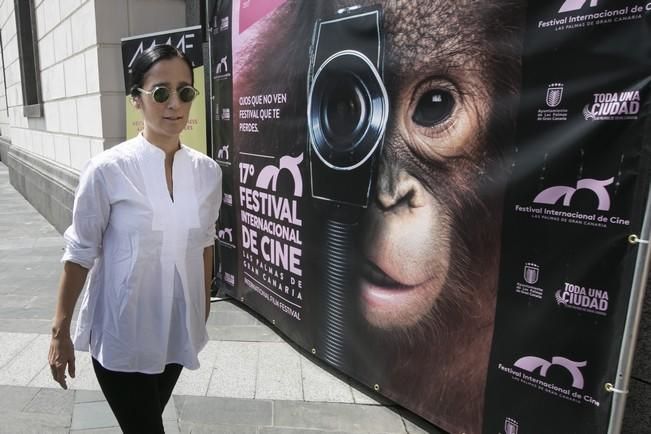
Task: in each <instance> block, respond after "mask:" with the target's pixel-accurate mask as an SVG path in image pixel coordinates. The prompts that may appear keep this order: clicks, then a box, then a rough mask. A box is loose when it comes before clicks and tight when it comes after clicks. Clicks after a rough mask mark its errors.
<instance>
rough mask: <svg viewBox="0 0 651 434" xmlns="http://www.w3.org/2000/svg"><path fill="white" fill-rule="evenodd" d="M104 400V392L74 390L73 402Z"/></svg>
mask: <svg viewBox="0 0 651 434" xmlns="http://www.w3.org/2000/svg"><path fill="white" fill-rule="evenodd" d="M97 401H106V398H104V394H103V393H102V392H101V391H98V390H77V391H75V403H77V404H78V403H82V402H97Z"/></svg>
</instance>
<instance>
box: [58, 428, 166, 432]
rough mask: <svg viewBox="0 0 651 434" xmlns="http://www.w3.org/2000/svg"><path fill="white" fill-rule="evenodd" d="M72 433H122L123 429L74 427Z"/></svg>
mask: <svg viewBox="0 0 651 434" xmlns="http://www.w3.org/2000/svg"><path fill="white" fill-rule="evenodd" d="M166 432H167V431H166ZM70 434H122V430H121V429H120V428H117V427H113V428H101V429H73V430H70Z"/></svg>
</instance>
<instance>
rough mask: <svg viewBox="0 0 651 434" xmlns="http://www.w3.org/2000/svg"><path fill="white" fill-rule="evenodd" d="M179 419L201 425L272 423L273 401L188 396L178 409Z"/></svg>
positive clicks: (255, 424)
mask: <svg viewBox="0 0 651 434" xmlns="http://www.w3.org/2000/svg"><path fill="white" fill-rule="evenodd" d="M176 410H177V412H178V415H179V421H180V422H183V423H196V424H201V425H250V426H257V425H271V424H272V402H271V401H265V400H258V399H255V400H252V399H237V398H210V397H203V398H199V397H195V396H186V397H185V400H184V402H183V407H181V408H177V409H176Z"/></svg>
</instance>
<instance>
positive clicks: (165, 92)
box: [138, 85, 199, 104]
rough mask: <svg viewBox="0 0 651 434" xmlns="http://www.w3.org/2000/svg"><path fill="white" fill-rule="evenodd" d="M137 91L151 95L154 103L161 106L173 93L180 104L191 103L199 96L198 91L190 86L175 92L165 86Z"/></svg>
mask: <svg viewBox="0 0 651 434" xmlns="http://www.w3.org/2000/svg"><path fill="white" fill-rule="evenodd" d="M138 90H139V91H140V92H142V93H144V94H146V95H151V97H152V98H153V99H154V101H156V102H157V103H161V104H162V103H164V102H165V101H167V100H168V99H170V97H171V96H172V94H173V93H176V94H178V95H179V99H180V100H181V102H191V101H192V100H193V99H194V98H195V97H196V96H197V95H199V91H198V90H197V89H195V88H194V87H192V86H190V85H188V86H183V87H182V88H180V89H176V90H171V89H170V88H168V87H165V86H156V87H155V88H153V89H152V90H145V89H142V88H138Z"/></svg>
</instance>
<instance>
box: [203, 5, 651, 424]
mask: <svg viewBox="0 0 651 434" xmlns="http://www.w3.org/2000/svg"><path fill="white" fill-rule="evenodd" d="M218 3H220V4H221V5H222V6H223V7H222V8H221V9H220V12H219V13H220V14H221V15H219V16H218V17H216V18H215V22H218V23H221V22H222V21H221V20H223V19H224V18H225V17H228V22H229V31H230V34H229V37H230V44H228V43H224V42H223V41H221V42H220V44H221V45H220V46H221V47H224V48H222V50H221V51H219V52H217V53H216V55H215V56H214V58H215V59H216V60H219V62H217V61H215V62H213V65H211V67H212V68H214V74H213V86H215V85H216V83H217V82H220V81H224V82H226V83H228V87H226V86H224V87H222V88H219V89H223V90H219V95H220V96H219V97H218V98H216V99H217V100H218V101H216V102H215V104H218V105H219V107H220V109H221V108H228V109H229V115H230V116H229V120H228V124H227V126H226V127H224V131H225V135H224V137H226V140H227V145H228V146H227V148H225V150H227V151H228V154H224V156H226V155H227V158H225V159H224V161H223V163H222V164H223V165H224V166H226V165H228V166H229V167H230V169H231V173H230V176H231V179H232V187H231V188H232V196H231V197H232V203H231V204H230V205H228V211H229V212H230V214H229V217H228V219H229V221H228V222H227V223H226V222H225V223H224V224H225V225H228V228H229V229H232V231H231V232H229V233H228V234H226V233H224V236H225V237H226V236H228V239H224V244H223V245H222V246H223V247H224V248H223V249H222V251H226V252H228V254H229V255H230V257H231V258H235V259H234V260H231V261H229V262H225V263H224V264H223V269H222V273H223V275H224V277H225V278H224V280H226V281H228V279H230V281H231V282H232V283H231V285H230V286H229V289H228V291H229V294H231V295H232V296H234V297H236V298H237V299H239V300H242V301H243V302H244V303H245V304H247V305H248V306H249V307H251V308H252V309H254V310H255V311H256V312H259V313H260V314H261V315H263V316H264V317H265V318H267V319H269V320H270V321H273V323H274V324H275V325H276V326H277V327H278V329H279V330H280V331H282V333H284V334H285V335H286V336H287V337H288V338H290V339H291V340H293V341H294V342H296V343H297V344H298V345H300V346H301V347H303V348H304V349H305V350H307V351H309V352H311V353H312V354H314V355H315V356H316V357H318V358H320V359H322V360H323V361H325V362H326V363H328V364H330V365H331V366H333V367H335V368H337V369H338V370H340V371H341V372H343V373H344V374H347V375H350V376H351V377H353V378H355V379H357V380H358V381H360V382H362V383H363V384H366V385H367V386H369V387H371V388H374V389H375V390H377V391H379V392H380V393H381V394H383V395H384V396H386V397H388V398H390V399H392V400H394V401H395V402H397V403H398V404H400V405H402V406H404V407H406V408H408V409H410V410H411V411H413V412H415V413H416V414H418V415H420V416H422V417H424V418H425V419H427V420H429V421H430V422H432V423H433V424H435V425H437V426H439V427H441V428H442V429H444V430H446V431H449V432H452V433H462V432H464V433H501V434H517V433H520V434H522V433H535V434H540V433H565V432H567V433H570V432H571V433H590V434H592V433H600V432H604V433H605V432H606V429H607V425H608V420H609V417H610V403H611V397H610V395H609V394H608V393H607V392H606V391H605V389H604V387H603V386H604V384H605V382H607V381H611V382H612V381H613V379H614V376H615V372H616V368H617V366H616V364H617V359H618V355H619V346H620V344H621V334H622V331H623V327H624V324H623V322H624V317H625V314H626V310H627V302H628V294H629V293H630V285H631V281H632V273H633V264H634V261H635V254H636V248H635V246H634V245H632V244H630V243H628V241H627V237H628V235H629V234H631V233H639V230H640V226H641V220H642V214H641V213H642V211H643V208H644V200H645V198H646V193H647V188H648V177H647V175H646V174H647V172H648V163H649V162H648V152H649V149H648V138H646V137H645V123H646V122H647V115H646V113H647V111H648V108H647V105H648V73H649V72H648V71H650V70H651V69H650V68H649V66H650V65H649V59H648V56H647V53H648V52H649V48H650V47H648V45H649V41H650V39H649V34H648V24H647V22H648V20H646V18H645V17H646V14H647V12H646V10H647V8H649V9H651V6H647V5H646V4H645V3H644V2H639V1H637V2H636V1H620V2H616V1H615V0H590V1H581V0H554V1H551V2H544V4H534V2H526V1H512V0H508V1H507V0H504V1H494V2H490V3H485V2H484V3H477V2H465V1H462V2H451V1H443V0H440V1H427V2H420V1H379V2H378V1H375V2H365V1H364V2H352V1H340V2H336V4H332V2H325V1H314V2H300V1H292V0H275V1H262V0H257V1H256V0H241V1H237V0H236V1H233V2H232V4H231V3H230V2H224V3H222V2H218ZM222 58H224V61H223V62H222ZM220 65H221V66H220ZM226 70H227V72H225V71H226ZM224 74H228V75H227V76H226V75H224ZM226 77H227V78H226ZM226 80H227V81H226ZM216 121H219V122H222V121H223V119H213V122H216ZM219 125H221V124H219ZM219 125H217V124H216V127H215V129H217V128H219ZM219 140H224V139H223V138H222V137H221V136H220V139H219ZM222 146H226V144H224V145H222ZM224 166H223V167H224ZM225 206H226V205H225ZM226 242H228V244H226ZM543 409H544V410H543Z"/></svg>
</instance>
